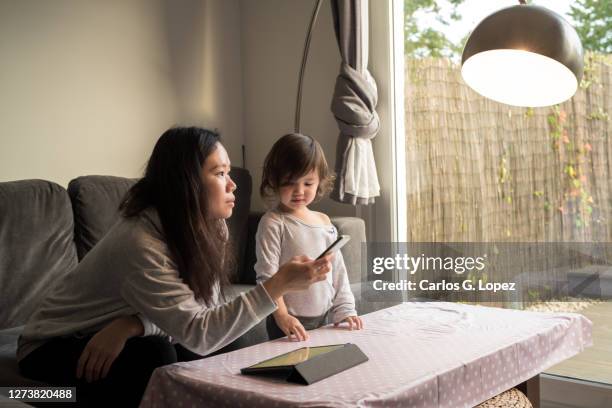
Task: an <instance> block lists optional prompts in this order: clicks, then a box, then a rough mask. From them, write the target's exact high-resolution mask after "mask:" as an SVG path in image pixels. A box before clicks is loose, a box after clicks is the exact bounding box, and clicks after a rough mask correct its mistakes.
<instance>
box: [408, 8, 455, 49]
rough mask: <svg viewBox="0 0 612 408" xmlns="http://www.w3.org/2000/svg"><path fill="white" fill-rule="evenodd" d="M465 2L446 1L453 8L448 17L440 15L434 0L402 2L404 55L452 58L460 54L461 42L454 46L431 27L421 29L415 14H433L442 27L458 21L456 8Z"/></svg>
mask: <svg viewBox="0 0 612 408" xmlns="http://www.w3.org/2000/svg"><path fill="white" fill-rule="evenodd" d="M464 1H465V0H448V3H449V4H450V5H451V6H452V7H453V8H452V11H451V13H450V15H449V16H448V17H445V16H443V15H441V13H440V12H441V10H440V6H439V5H438V2H437V1H436V0H404V38H405V40H404V53H405V54H406V55H409V56H412V57H419V58H422V57H454V56H457V55H459V54H460V53H461V50H462V48H463V42H460V43H459V44H454V43H453V42H452V41H450V40H449V39H448V38H447V37H446V36H445V35H444V33H442V32H441V31H438V30H436V29H433V28H431V27H427V28H422V27H419V25H418V24H417V19H416V15H415V14H416V13H418V12H424V13H435V14H436V20H437V21H439V22H440V23H441V24H443V25H449V24H451V23H452V22H453V21H458V20H460V19H461V16H460V15H459V14H458V13H457V6H459V5H460V4H461V3H463V2H464Z"/></svg>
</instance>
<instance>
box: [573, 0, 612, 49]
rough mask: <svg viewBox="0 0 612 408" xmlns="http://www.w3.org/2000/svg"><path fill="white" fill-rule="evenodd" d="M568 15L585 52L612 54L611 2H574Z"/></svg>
mask: <svg viewBox="0 0 612 408" xmlns="http://www.w3.org/2000/svg"><path fill="white" fill-rule="evenodd" d="M569 15H570V16H571V17H572V19H573V20H574V22H575V25H574V27H575V28H576V31H577V32H578V35H579V36H580V39H581V40H582V45H583V47H584V48H585V49H586V50H591V51H598V52H601V53H604V54H610V53H612V0H575V1H574V2H573V4H572V5H571V6H570V12H569Z"/></svg>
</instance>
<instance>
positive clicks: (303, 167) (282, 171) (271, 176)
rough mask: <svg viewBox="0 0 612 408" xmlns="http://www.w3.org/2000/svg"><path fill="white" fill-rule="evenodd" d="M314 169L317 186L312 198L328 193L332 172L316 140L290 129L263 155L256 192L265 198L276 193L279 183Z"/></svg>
mask: <svg viewBox="0 0 612 408" xmlns="http://www.w3.org/2000/svg"><path fill="white" fill-rule="evenodd" d="M311 170H316V171H317V173H318V175H319V186H318V187H317V195H316V197H315V201H319V200H320V199H321V198H323V197H324V196H325V195H326V194H328V193H329V192H330V191H331V189H332V187H333V184H334V179H335V176H334V174H333V172H331V171H330V170H329V167H328V166H327V160H325V153H323V149H322V148H321V145H320V144H319V142H317V141H316V140H314V139H313V138H312V137H310V136H306V135H302V134H300V133H289V134H286V135H284V136H282V137H281V138H280V139H278V140H277V141H276V142H275V143H274V145H273V146H272V149H271V150H270V152H269V153H268V155H267V156H266V159H265V160H264V166H263V175H262V178H261V186H260V187H259V193H260V194H261V196H262V198H264V199H265V200H270V199H273V198H274V197H276V194H277V193H278V189H279V187H281V186H282V185H283V184H284V183H287V182H289V181H292V180H295V179H298V178H300V177H303V176H304V175H306V174H308V173H309V172H310V171H311Z"/></svg>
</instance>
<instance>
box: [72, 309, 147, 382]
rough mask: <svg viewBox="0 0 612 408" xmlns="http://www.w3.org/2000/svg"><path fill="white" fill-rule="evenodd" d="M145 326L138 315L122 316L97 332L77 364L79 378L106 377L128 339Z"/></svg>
mask: <svg viewBox="0 0 612 408" xmlns="http://www.w3.org/2000/svg"><path fill="white" fill-rule="evenodd" d="M143 330H144V328H143V326H142V323H141V321H140V319H138V318H137V317H136V316H122V317H119V318H117V319H115V320H113V321H112V322H111V323H109V324H108V325H107V326H105V327H104V328H103V329H102V330H100V331H99V332H97V333H96V334H95V335H94V336H93V337H92V338H91V339H90V340H89V342H88V343H87V345H86V346H85V349H83V352H82V353H81V357H79V362H78V364H77V374H76V376H77V378H81V377H82V376H83V374H85V379H86V380H87V382H92V381H97V380H99V379H102V378H105V377H106V375H107V374H108V371H109V370H110V367H111V365H112V364H113V362H114V361H115V359H116V358H117V356H118V355H119V353H121V350H123V347H124V346H125V342H126V341H127V339H129V338H131V337H134V336H138V335H141V334H142V332H143Z"/></svg>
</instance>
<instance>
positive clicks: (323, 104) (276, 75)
mask: <svg viewBox="0 0 612 408" xmlns="http://www.w3.org/2000/svg"><path fill="white" fill-rule="evenodd" d="M314 4H315V2H314V1H301V0H300V1H296V0H292V1H287V0H257V1H251V0H241V2H240V9H241V10H240V11H241V29H242V62H243V64H242V81H243V95H244V116H243V117H244V120H243V125H244V133H245V140H246V149H247V154H246V156H247V168H248V169H249V170H250V172H251V174H252V175H253V180H254V184H255V187H256V188H258V187H259V183H260V181H261V166H262V163H263V160H264V157H265V156H266V154H267V153H268V151H269V150H270V148H271V147H272V144H273V143H274V142H275V141H276V140H277V139H278V138H279V137H280V136H282V135H283V134H285V133H288V132H292V131H293V125H294V112H295V98H296V93H297V80H298V75H299V69H300V64H301V59H302V52H303V48H304V40H305V38H306V31H307V28H308V24H309V22H310V17H311V14H312V8H313V6H314ZM339 65H340V54H339V51H338V45H337V42H336V37H335V34H334V29H333V23H332V13H331V7H330V5H329V2H328V1H324V2H323V5H322V7H321V11H320V14H319V17H318V21H317V25H316V27H315V30H314V34H313V37H312V41H311V44H310V55H309V59H308V65H307V67H306V76H305V81H304V90H303V102H302V133H305V134H308V135H310V136H313V137H314V138H315V139H317V140H318V141H319V142H320V143H321V145H322V146H323V149H324V150H325V153H326V157H327V160H328V162H329V164H330V166H331V167H332V168H333V165H334V161H335V151H336V140H337V137H338V128H337V126H336V123H335V121H334V118H333V116H332V113H331V111H330V105H331V97H332V94H333V89H334V83H335V80H336V75H337V73H338V70H339ZM253 207H254V208H258V209H263V208H264V205H263V202H262V201H261V199H260V198H259V195H258V194H254V197H253ZM317 207H318V208H319V209H321V210H323V211H325V212H327V213H328V214H330V215H355V208H354V207H352V206H349V205H345V204H338V203H336V202H333V201H332V200H330V199H326V200H324V201H323V202H321V203H320V204H319V205H318V206H317Z"/></svg>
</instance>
